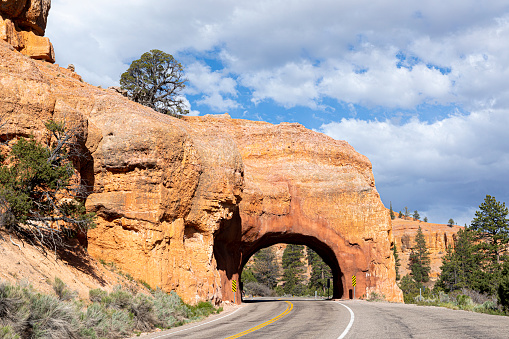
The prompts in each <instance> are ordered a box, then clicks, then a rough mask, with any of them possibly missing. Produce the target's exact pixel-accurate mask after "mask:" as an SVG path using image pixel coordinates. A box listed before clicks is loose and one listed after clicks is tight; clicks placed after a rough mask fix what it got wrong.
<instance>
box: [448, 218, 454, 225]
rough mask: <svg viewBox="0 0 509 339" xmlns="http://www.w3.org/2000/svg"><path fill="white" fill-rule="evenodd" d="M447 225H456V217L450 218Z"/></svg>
mask: <svg viewBox="0 0 509 339" xmlns="http://www.w3.org/2000/svg"><path fill="white" fill-rule="evenodd" d="M447 226H449V227H452V226H454V219H453V218H451V219H449V221H448V222H447Z"/></svg>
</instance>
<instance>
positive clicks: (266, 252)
mask: <svg viewBox="0 0 509 339" xmlns="http://www.w3.org/2000/svg"><path fill="white" fill-rule="evenodd" d="M253 273H254V277H255V278H256V281H257V282H259V283H261V284H263V285H265V286H267V287H268V288H270V289H274V288H275V287H276V285H277V281H278V279H279V266H278V264H277V261H276V253H275V251H274V248H273V247H272V246H270V247H266V248H262V249H261V250H259V251H258V252H256V253H255V255H254V263H253Z"/></svg>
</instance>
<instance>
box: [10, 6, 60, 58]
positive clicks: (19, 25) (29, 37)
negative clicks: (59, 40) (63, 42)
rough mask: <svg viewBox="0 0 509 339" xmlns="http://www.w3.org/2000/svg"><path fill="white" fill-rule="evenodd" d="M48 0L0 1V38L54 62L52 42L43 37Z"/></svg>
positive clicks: (16, 47) (28, 54)
mask: <svg viewBox="0 0 509 339" xmlns="http://www.w3.org/2000/svg"><path fill="white" fill-rule="evenodd" d="M50 7H51V0H2V1H1V2H0V39H1V40H3V41H5V42H7V43H9V44H10V45H12V46H13V47H14V48H15V49H16V50H18V51H20V52H21V53H23V54H24V55H27V56H29V57H31V58H34V59H40V60H45V61H48V62H51V63H53V62H55V52H54V50H53V45H52V44H51V42H50V41H49V39H48V38H45V37H44V31H45V30H46V23H47V18H48V13H49V10H50Z"/></svg>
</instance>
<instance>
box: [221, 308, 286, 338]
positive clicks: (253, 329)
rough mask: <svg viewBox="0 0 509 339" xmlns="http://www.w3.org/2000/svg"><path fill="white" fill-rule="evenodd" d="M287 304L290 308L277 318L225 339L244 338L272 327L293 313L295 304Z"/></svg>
mask: <svg viewBox="0 0 509 339" xmlns="http://www.w3.org/2000/svg"><path fill="white" fill-rule="evenodd" d="M285 302H286V303H287V304H288V307H287V308H286V310H285V311H284V312H283V313H281V314H280V315H278V316H277V317H275V318H272V319H270V320H268V321H266V322H264V323H262V324H260V325H258V326H255V327H253V328H250V329H249V330H245V331H244V332H240V333H238V334H235V335H232V336H231V337H228V338H225V339H233V338H238V337H242V336H243V335H246V334H248V333H251V332H254V331H256V330H259V329H260V328H262V327H265V326H267V325H270V324H272V323H273V322H275V321H278V320H279V319H281V318H283V317H284V316H285V315H287V314H288V313H290V312H291V311H292V309H293V304H292V303H291V302H289V301H285Z"/></svg>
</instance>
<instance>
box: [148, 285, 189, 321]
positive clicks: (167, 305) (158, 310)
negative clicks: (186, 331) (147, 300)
mask: <svg viewBox="0 0 509 339" xmlns="http://www.w3.org/2000/svg"><path fill="white" fill-rule="evenodd" d="M154 311H155V314H156V319H157V321H158V325H159V326H161V327H164V328H170V327H173V326H177V325H180V324H182V323H183V322H184V320H185V318H186V316H187V314H188V307H187V306H186V305H185V304H184V303H183V302H182V299H180V297H179V296H178V295H177V293H175V292H173V291H171V292H170V293H169V294H166V293H164V292H163V291H161V290H159V289H158V290H156V292H155V293H154Z"/></svg>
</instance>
